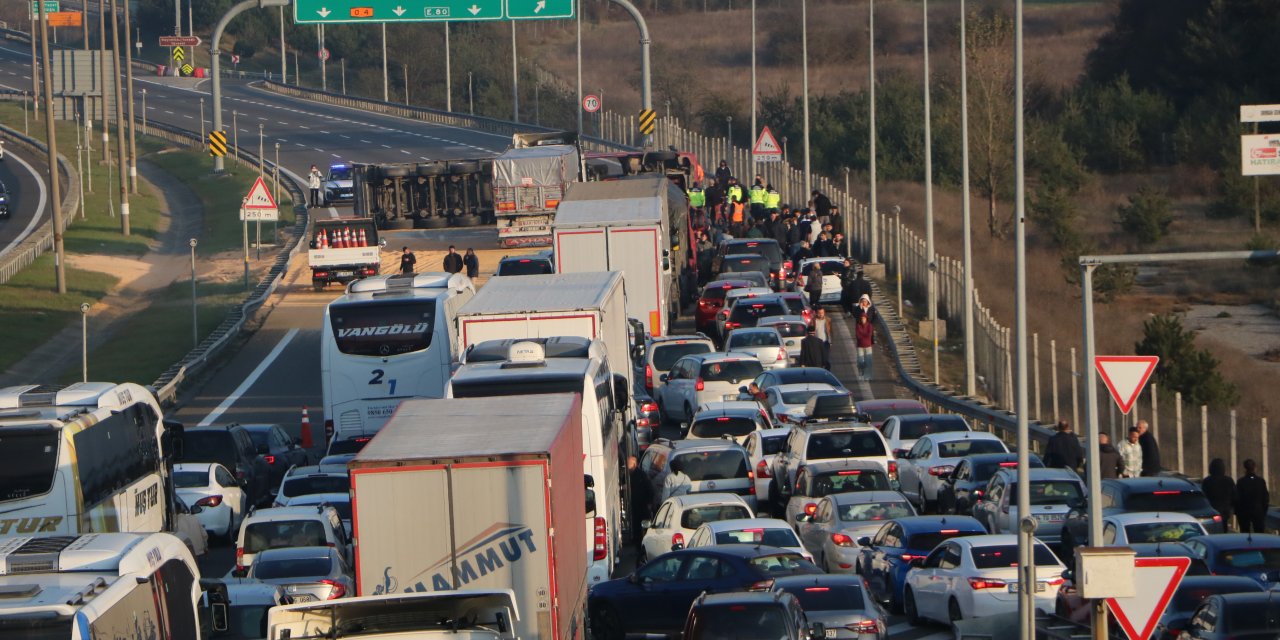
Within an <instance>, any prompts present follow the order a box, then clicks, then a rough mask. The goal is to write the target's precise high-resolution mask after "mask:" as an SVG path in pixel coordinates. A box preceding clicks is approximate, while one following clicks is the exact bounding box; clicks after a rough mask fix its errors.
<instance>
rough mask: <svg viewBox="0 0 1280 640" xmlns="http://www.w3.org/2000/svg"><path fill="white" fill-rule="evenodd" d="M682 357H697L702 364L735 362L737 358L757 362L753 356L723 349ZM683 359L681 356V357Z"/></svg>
mask: <svg viewBox="0 0 1280 640" xmlns="http://www.w3.org/2000/svg"><path fill="white" fill-rule="evenodd" d="M684 358H697V359H698V361H699V362H701V363H702V364H709V363H714V362H736V361H738V360H750V361H751V362H759V360H757V359H756V357H755V356H753V355H750V354H746V353H734V352H732V351H730V352H728V353H725V352H723V351H710V352H707V353H692V354H689V355H687V356H684ZM682 359H683V358H682Z"/></svg>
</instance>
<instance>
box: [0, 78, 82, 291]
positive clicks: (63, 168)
mask: <svg viewBox="0 0 1280 640" xmlns="http://www.w3.org/2000/svg"><path fill="white" fill-rule="evenodd" d="M15 93H17V92H15ZM0 99H7V96H4V95H0ZM0 137H3V138H4V139H5V140H6V141H8V143H9V144H13V145H14V146H18V147H22V148H23V149H24V150H26V151H29V152H31V153H32V154H34V155H37V156H39V157H41V158H43V157H44V156H45V155H47V154H48V153H49V150H48V147H46V146H45V145H44V143H43V142H40V141H39V140H36V139H35V138H31V137H28V136H25V135H23V134H22V133H20V132H18V131H16V130H14V129H10V128H9V127H6V126H4V125H0ZM58 168H59V170H60V171H59V173H60V174H61V180H60V184H61V186H62V187H63V188H62V191H63V193H62V230H63V231H66V230H67V228H68V227H70V226H71V222H72V221H73V220H75V217H76V211H77V210H79V208H80V175H79V174H78V173H76V171H75V169H73V168H72V167H71V163H69V162H67V159H66V158H65V157H63V156H62V154H58ZM36 179H37V180H43V179H44V178H42V177H40V176H37V177H36ZM46 186H47V185H46ZM51 249H53V219H52V216H50V219H49V220H46V221H44V222H42V223H41V224H40V226H38V227H36V228H35V230H34V231H32V232H31V235H29V236H27V238H26V239H25V240H23V241H22V242H21V243H19V244H18V245H17V246H15V247H14V248H13V249H12V250H10V251H9V252H8V253H5V254H4V255H0V284H4V283H6V282H8V281H9V280H10V279H11V278H13V276H15V275H17V273H18V272H19V271H22V270H23V269H25V268H27V267H28V266H30V265H31V263H33V262H35V261H36V258H39V257H40V256H41V255H42V254H43V253H44V252H46V251H49V250H51Z"/></svg>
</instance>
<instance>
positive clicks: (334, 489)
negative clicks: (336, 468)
mask: <svg viewBox="0 0 1280 640" xmlns="http://www.w3.org/2000/svg"><path fill="white" fill-rule="evenodd" d="M349 491H351V478H349V477H347V476H345V475H341V476H328V475H325V476H319V475H317V476H302V477H298V478H289V479H288V480H285V481H284V486H283V487H280V494H281V495H283V496H284V497H286V498H291V497H293V496H305V495H309V494H312V493H347V492H349Z"/></svg>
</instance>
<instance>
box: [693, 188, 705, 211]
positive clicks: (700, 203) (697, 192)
mask: <svg viewBox="0 0 1280 640" xmlns="http://www.w3.org/2000/svg"><path fill="white" fill-rule="evenodd" d="M706 205H707V194H705V193H703V192H702V189H701V188H700V187H694V188H692V189H690V190H689V206H691V207H705V206H706Z"/></svg>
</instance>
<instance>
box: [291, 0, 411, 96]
mask: <svg viewBox="0 0 1280 640" xmlns="http://www.w3.org/2000/svg"><path fill="white" fill-rule="evenodd" d="M382 28H383V29H384V30H385V29H386V28H387V27H386V23H385V22H384V23H383V26H382ZM280 84H289V47H288V46H287V45H286V44H285V42H284V7H283V6H282V7H280Z"/></svg>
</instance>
